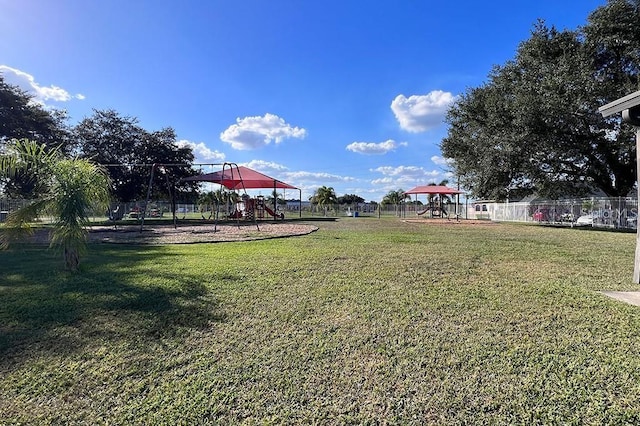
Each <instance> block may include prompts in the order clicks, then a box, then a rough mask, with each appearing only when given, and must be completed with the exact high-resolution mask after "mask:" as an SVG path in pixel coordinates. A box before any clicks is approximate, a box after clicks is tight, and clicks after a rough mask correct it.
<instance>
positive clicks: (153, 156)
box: [0, 74, 198, 202]
mask: <svg viewBox="0 0 640 426" xmlns="http://www.w3.org/2000/svg"><path fill="white" fill-rule="evenodd" d="M67 120H68V117H67V114H66V112H64V111H61V110H56V109H47V108H44V107H43V106H41V105H40V104H38V103H36V102H34V100H33V96H32V95H30V94H28V93H26V92H24V91H22V90H20V89H19V88H18V87H16V86H12V85H10V84H7V83H6V82H5V80H4V77H3V76H2V75H1V74H0V152H6V150H7V147H8V145H9V144H10V143H11V142H12V141H15V140H20V139H28V140H30V141H33V142H35V143H37V144H39V145H41V146H43V147H44V150H45V151H50V152H53V151H56V153H57V155H62V156H66V157H68V158H79V159H86V160H89V161H91V162H93V163H95V164H99V165H103V166H104V168H105V170H106V171H107V172H108V175H109V177H110V181H111V196H112V198H113V199H114V200H116V201H120V202H128V201H133V200H137V199H142V198H145V197H146V191H147V188H148V186H149V179H150V176H151V173H150V171H151V168H150V166H149V165H151V164H181V165H182V166H174V167H164V168H158V169H157V170H156V171H155V173H154V181H153V185H152V187H153V189H154V193H153V194H152V195H153V196H154V197H160V196H165V197H166V196H167V195H168V194H169V190H170V189H172V188H170V186H173V185H174V184H176V183H177V186H176V188H175V189H176V191H177V192H178V193H179V194H180V196H181V197H182V198H187V199H189V200H195V199H196V198H197V183H188V184H187V183H179V179H180V178H182V177H187V176H192V175H195V174H198V171H197V170H195V169H194V168H193V167H192V164H193V161H194V155H193V152H192V150H191V148H189V147H180V146H178V144H177V139H176V133H175V131H174V130H173V129H172V128H171V127H166V128H164V129H160V130H157V131H148V130H145V129H144V128H143V127H142V126H140V124H139V122H138V120H137V119H136V118H133V117H127V116H123V115H121V114H119V113H117V112H116V111H114V110H94V111H93V115H92V116H90V117H86V118H84V119H83V120H82V121H80V122H79V123H78V124H77V125H76V126H69V125H68V124H67ZM134 164H145V165H147V166H134ZM33 173H35V171H34V170H29V169H25V170H18V171H17V172H16V173H13V174H11V175H8V174H5V175H3V176H1V177H0V191H1V192H0V193H3V194H4V195H5V196H9V197H27V198H37V197H38V196H40V195H41V194H40V193H38V187H37V186H36V185H35V183H36V182H37V180H36V179H34V178H33V176H32V174H33Z"/></svg>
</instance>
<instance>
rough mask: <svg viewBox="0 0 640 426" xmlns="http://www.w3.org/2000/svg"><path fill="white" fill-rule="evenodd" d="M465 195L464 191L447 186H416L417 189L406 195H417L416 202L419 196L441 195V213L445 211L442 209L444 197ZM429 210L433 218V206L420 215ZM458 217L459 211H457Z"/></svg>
mask: <svg viewBox="0 0 640 426" xmlns="http://www.w3.org/2000/svg"><path fill="white" fill-rule="evenodd" d="M463 193H464V191H460V190H459V189H454V188H449V187H448V186H445V185H421V186H416V187H415V188H412V189H410V190H408V191H406V192H405V194H408V195H413V194H415V196H416V201H418V194H426V195H439V196H440V200H439V203H440V206H439V208H440V211H441V212H442V211H444V210H443V209H442V195H447V196H449V195H459V194H463ZM429 204H430V203H429ZM429 210H430V211H431V216H432V217H433V205H429V207H427V209H426V210H424V211H423V212H422V213H418V214H424V213H426V212H427V211H429ZM456 210H457V209H456ZM456 216H457V211H456Z"/></svg>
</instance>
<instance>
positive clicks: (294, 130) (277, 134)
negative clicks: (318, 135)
mask: <svg viewBox="0 0 640 426" xmlns="http://www.w3.org/2000/svg"><path fill="white" fill-rule="evenodd" d="M306 135H307V131H306V130H305V129H302V128H300V127H291V125H289V124H287V123H286V122H285V121H284V120H283V119H282V118H280V117H278V116H277V115H274V114H269V113H266V114H265V115H264V117H259V116H256V117H245V118H237V119H236V124H232V125H231V126H229V127H228V128H227V129H226V130H225V131H224V132H222V133H220V139H221V140H222V141H223V142H226V143H228V144H230V145H231V147H232V148H233V149H237V150H252V149H257V148H261V147H263V146H265V145H269V144H270V143H271V142H275V143H276V144H279V143H281V142H282V141H284V140H285V139H288V138H297V139H303V138H304V137H305V136H306Z"/></svg>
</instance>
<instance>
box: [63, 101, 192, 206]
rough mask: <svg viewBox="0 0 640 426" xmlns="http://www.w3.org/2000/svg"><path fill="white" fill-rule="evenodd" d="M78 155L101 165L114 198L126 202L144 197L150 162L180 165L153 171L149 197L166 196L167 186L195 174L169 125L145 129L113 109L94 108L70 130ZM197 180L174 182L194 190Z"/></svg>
mask: <svg viewBox="0 0 640 426" xmlns="http://www.w3.org/2000/svg"><path fill="white" fill-rule="evenodd" d="M74 137H75V140H76V142H77V144H78V152H79V154H80V156H81V157H83V158H87V159H91V160H92V161H94V162H96V163H98V164H102V165H104V166H105V167H106V168H107V170H108V171H109V175H110V177H111V180H112V182H113V186H114V195H115V198H116V199H117V200H119V201H123V202H127V201H134V200H141V199H145V198H146V192H147V189H148V187H149V179H150V176H151V165H152V164H172V165H181V166H167V167H158V168H156V169H155V171H154V181H153V194H152V196H153V198H165V199H166V198H167V197H168V194H169V190H170V186H172V185H173V184H174V183H176V182H179V180H180V178H183V177H187V176H192V175H195V174H197V171H195V170H194V169H193V168H192V167H191V164H192V163H193V160H194V155H193V152H192V150H191V148H189V147H180V146H178V144H177V141H176V134H175V131H174V130H173V129H172V128H165V129H162V130H159V131H153V132H149V131H147V130H145V129H144V128H142V126H140V124H139V123H138V120H137V119H136V118H134V117H127V116H122V115H120V114H119V113H117V112H116V111H114V110H94V114H93V115H92V116H91V117H88V118H85V119H84V120H82V121H81V122H80V123H78V125H77V126H76V127H75V129H74ZM196 185H197V183H188V184H187V183H185V184H178V187H177V189H178V190H181V191H183V192H193V191H195V188H196Z"/></svg>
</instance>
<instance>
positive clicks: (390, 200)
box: [380, 189, 411, 216]
mask: <svg viewBox="0 0 640 426" xmlns="http://www.w3.org/2000/svg"><path fill="white" fill-rule="evenodd" d="M407 198H411V195H409V194H406V193H405V192H404V191H403V190H402V189H398V190H396V191H389V192H387V194H386V195H385V196H384V197H383V198H382V202H381V203H380V204H382V205H394V206H395V210H396V216H397V215H398V206H399V205H400V204H401V203H402V202H403V201H404V200H406V199H407Z"/></svg>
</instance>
